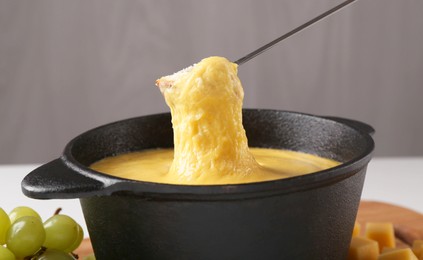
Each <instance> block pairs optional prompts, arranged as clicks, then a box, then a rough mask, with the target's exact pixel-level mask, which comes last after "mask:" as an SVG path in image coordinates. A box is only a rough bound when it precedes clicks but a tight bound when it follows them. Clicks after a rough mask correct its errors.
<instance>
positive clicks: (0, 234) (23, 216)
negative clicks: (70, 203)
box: [0, 207, 84, 260]
mask: <svg viewBox="0 0 423 260" xmlns="http://www.w3.org/2000/svg"><path fill="white" fill-rule="evenodd" d="M83 238H84V232H83V230H82V228H81V226H80V225H79V224H78V223H76V221H75V220H73V219H72V218H71V217H69V216H67V215H62V214H58V212H57V214H54V215H53V216H52V217H50V218H49V219H47V220H46V221H45V222H44V223H43V222H42V219H41V217H40V215H39V214H38V213H37V212H36V211H35V210H33V209H31V208H29V207H16V208H14V209H13V210H12V211H11V212H10V213H9V214H7V213H6V212H5V211H4V210H3V209H2V208H0V259H1V260H17V259H19V260H20V259H28V260H50V259H53V260H74V259H76V258H75V256H74V255H73V254H72V252H73V251H74V250H75V249H76V248H77V247H78V246H79V245H80V244H81V242H82V239H83Z"/></svg>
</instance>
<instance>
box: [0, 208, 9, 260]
mask: <svg viewBox="0 0 423 260" xmlns="http://www.w3.org/2000/svg"><path fill="white" fill-rule="evenodd" d="M9 227H10V219H9V216H8V215H7V214H6V212H4V210H3V209H2V208H0V245H4V244H6V233H7V230H8V229H9ZM0 259H1V258H0Z"/></svg>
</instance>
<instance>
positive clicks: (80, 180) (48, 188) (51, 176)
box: [21, 158, 108, 199]
mask: <svg viewBox="0 0 423 260" xmlns="http://www.w3.org/2000/svg"><path fill="white" fill-rule="evenodd" d="M75 171H78V170H75V169H72V168H70V166H68V165H67V164H66V163H65V162H64V160H63V159H62V158H58V159H55V160H53V161H51V162H49V163H46V164H44V165H42V166H40V167H38V168H36V169H35V170H33V171H32V172H30V173H29V174H28V175H27V176H26V177H25V178H24V179H23V180H22V183H21V187H22V192H23V193H24V194H25V195H26V196H28V197H30V198H34V199H74V198H80V197H87V196H92V195H98V193H99V191H101V190H104V188H105V186H108V185H105V183H103V182H101V181H99V180H96V179H93V178H91V177H87V176H86V175H84V173H83V172H81V171H80V172H77V173H76V172H75Z"/></svg>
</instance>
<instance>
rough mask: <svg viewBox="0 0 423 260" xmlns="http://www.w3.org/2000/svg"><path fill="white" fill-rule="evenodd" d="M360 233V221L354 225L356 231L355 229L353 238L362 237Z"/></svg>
mask: <svg viewBox="0 0 423 260" xmlns="http://www.w3.org/2000/svg"><path fill="white" fill-rule="evenodd" d="M360 232H361V224H360V223H358V221H356V222H355V223H354V229H353V233H352V236H353V237H356V236H359V235H360Z"/></svg>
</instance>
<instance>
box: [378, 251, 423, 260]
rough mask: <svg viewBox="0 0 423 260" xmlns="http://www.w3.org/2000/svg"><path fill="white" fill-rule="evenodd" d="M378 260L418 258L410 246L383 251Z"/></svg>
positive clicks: (409, 259)
mask: <svg viewBox="0 0 423 260" xmlns="http://www.w3.org/2000/svg"><path fill="white" fill-rule="evenodd" d="M378 260H418V259H417V257H416V256H415V255H414V253H413V251H411V249H410V248H402V249H395V250H391V251H388V252H386V253H383V254H381V255H380V256H379V258H378Z"/></svg>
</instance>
